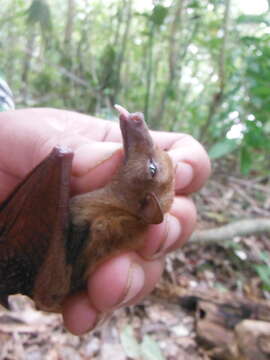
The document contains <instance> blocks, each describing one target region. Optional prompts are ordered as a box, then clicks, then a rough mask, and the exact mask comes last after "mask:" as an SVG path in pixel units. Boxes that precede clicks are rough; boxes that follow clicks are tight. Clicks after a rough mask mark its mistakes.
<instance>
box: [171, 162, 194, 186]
mask: <svg viewBox="0 0 270 360" xmlns="http://www.w3.org/2000/svg"><path fill="white" fill-rule="evenodd" d="M193 175H194V172H193V168H192V166H191V165H189V164H187V163H185V162H178V163H177V164H176V168H175V190H176V191H179V190H182V189H184V188H186V187H187V186H188V185H189V184H190V183H191V181H192V180H193Z"/></svg>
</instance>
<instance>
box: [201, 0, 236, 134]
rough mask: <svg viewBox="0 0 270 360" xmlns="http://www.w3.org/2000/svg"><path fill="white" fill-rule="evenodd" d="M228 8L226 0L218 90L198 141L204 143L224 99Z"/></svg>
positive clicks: (228, 2)
mask: <svg viewBox="0 0 270 360" xmlns="http://www.w3.org/2000/svg"><path fill="white" fill-rule="evenodd" d="M230 6H231V0H226V2H225V11H224V18H223V39H222V44H221V48H220V53H219V62H218V82H219V88H218V90H217V92H215V93H214V95H213V97H212V101H211V103H210V106H209V111H208V116H207V119H206V122H205V124H204V125H203V126H202V127H201V130H200V134H199V139H200V141H204V140H205V139H206V136H207V134H208V129H209V127H210V126H211V124H212V121H213V117H214V116H215V114H216V112H217V110H218V108H219V107H220V105H221V103H222V101H223V97H224V88H225V83H226V74H225V59H226V50H227V41H228V27H229V20H230Z"/></svg>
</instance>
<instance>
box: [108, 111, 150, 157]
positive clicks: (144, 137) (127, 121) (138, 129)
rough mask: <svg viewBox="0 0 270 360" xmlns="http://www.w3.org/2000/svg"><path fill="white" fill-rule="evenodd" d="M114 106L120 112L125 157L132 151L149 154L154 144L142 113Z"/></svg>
mask: <svg viewBox="0 0 270 360" xmlns="http://www.w3.org/2000/svg"><path fill="white" fill-rule="evenodd" d="M114 107H115V109H116V110H117V111H118V112H119V113H120V117H119V120H120V129H121V132H122V136H123V143H124V151H125V156H126V158H128V157H129V155H130V153H131V152H133V151H135V152H142V153H144V154H147V153H149V154H151V152H152V151H153V147H154V145H153V141H152V138H151V136H150V133H149V130H148V127H147V125H146V122H145V121H144V116H143V114H142V113H139V112H137V113H131V114H130V113H129V112H128V111H127V110H126V109H125V108H123V107H122V106H120V105H115V106H114Z"/></svg>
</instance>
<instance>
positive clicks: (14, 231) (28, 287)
mask: <svg viewBox="0 0 270 360" xmlns="http://www.w3.org/2000/svg"><path fill="white" fill-rule="evenodd" d="M72 158H73V153H72V152H71V151H69V150H63V149H61V148H57V147H56V148H54V149H53V150H52V151H51V153H50V154H49V155H48V156H47V157H46V158H45V159H44V160H43V161H42V162H41V163H40V164H39V165H38V166H37V167H35V168H34V169H33V170H32V171H31V172H30V174H29V175H28V176H27V177H26V178H25V179H24V180H23V181H22V183H20V184H19V186H18V187H17V188H16V189H15V191H14V192H13V193H12V194H11V195H10V196H9V198H8V199H7V200H6V201H4V203H3V204H2V205H1V206H0V302H2V304H4V305H7V296H8V295H10V294H16V293H22V294H26V295H31V292H32V290H33V286H34V282H35V278H36V276H37V274H38V272H39V270H40V268H41V267H42V265H43V263H44V261H45V259H46V257H47V255H48V252H49V251H50V249H51V248H53V249H54V250H55V251H57V250H58V249H60V248H61V249H63V248H64V240H65V239H64V236H65V231H66V227H67V225H68V224H67V223H68V201H69V185H70V173H71V164H72ZM52 241H53V242H54V244H52ZM52 271H53V269H52Z"/></svg>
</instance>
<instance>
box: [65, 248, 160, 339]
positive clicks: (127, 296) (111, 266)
mask: <svg viewBox="0 0 270 360" xmlns="http://www.w3.org/2000/svg"><path fill="white" fill-rule="evenodd" d="M162 271H163V260H162V259H157V260H153V261H146V260H144V259H142V258H141V257H140V256H138V255H137V254H136V253H134V252H130V253H126V254H122V255H119V256H117V257H114V258H111V259H110V260H108V261H106V262H105V263H104V264H103V265H101V266H99V267H98V268H97V269H96V271H95V272H94V274H92V276H91V277H90V279H89V281H88V290H87V295H88V296H87V295H86V293H81V294H78V295H74V296H72V297H70V298H69V299H68V300H67V301H66V302H65V304H64V306H63V318H64V323H65V326H66V327H67V328H68V330H69V331H71V332H72V333H74V334H76V335H79V334H82V333H84V332H86V331H89V330H91V329H93V328H94V327H95V326H96V325H97V324H98V323H99V321H100V320H102V318H103V317H104V315H105V314H110V313H111V312H112V311H113V310H115V309H116V308H119V307H121V306H125V305H129V304H131V303H133V302H134V301H138V300H139V299H140V298H141V297H144V296H145V295H147V294H148V293H149V292H150V291H152V289H153V288H154V286H155V284H156V283H157V281H158V280H159V278H160V276H161V273H162Z"/></svg>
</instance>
